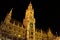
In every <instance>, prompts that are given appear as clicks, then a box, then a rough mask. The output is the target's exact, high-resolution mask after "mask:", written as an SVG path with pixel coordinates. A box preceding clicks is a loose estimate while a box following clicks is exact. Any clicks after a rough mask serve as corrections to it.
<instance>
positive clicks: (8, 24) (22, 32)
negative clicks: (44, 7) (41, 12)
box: [0, 2, 59, 40]
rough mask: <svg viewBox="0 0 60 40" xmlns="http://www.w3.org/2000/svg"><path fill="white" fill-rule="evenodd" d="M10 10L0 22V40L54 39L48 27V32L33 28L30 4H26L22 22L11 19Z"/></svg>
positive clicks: (33, 19)
mask: <svg viewBox="0 0 60 40" xmlns="http://www.w3.org/2000/svg"><path fill="white" fill-rule="evenodd" d="M12 10H13V8H12V9H11V11H10V12H9V13H8V14H7V16H6V18H5V20H4V21H3V22H1V24H0V40H56V39H58V38H59V37H57V38H56V36H55V35H53V34H52V32H51V30H50V28H49V30H48V32H44V31H43V30H42V29H40V30H38V29H37V28H35V23H36V21H35V18H34V9H33V7H32V4H31V2H30V4H29V5H28V8H27V10H26V13H25V18H24V19H23V24H22V23H20V22H19V21H16V20H12V18H11V16H12Z"/></svg>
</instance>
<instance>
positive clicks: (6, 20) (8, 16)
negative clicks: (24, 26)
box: [4, 8, 13, 22]
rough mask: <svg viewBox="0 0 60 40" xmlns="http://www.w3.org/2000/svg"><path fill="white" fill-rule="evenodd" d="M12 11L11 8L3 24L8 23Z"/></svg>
mask: <svg viewBox="0 0 60 40" xmlns="http://www.w3.org/2000/svg"><path fill="white" fill-rule="evenodd" d="M12 10H13V8H12V9H11V10H10V12H9V13H8V14H7V16H6V18H5V20H4V22H10V20H11V16H12Z"/></svg>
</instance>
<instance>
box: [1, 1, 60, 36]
mask: <svg viewBox="0 0 60 40" xmlns="http://www.w3.org/2000/svg"><path fill="white" fill-rule="evenodd" d="M30 1H31V2H32V5H33V8H34V10H35V18H36V28H39V29H41V28H42V29H43V30H44V31H47V30H48V27H50V28H51V30H52V32H53V33H54V34H55V32H56V31H57V32H58V35H59V34H60V15H59V14H60V6H59V5H60V4H59V1H52V0H50V1H48V0H2V1H0V22H1V21H2V20H4V18H5V16H6V14H7V13H8V12H9V11H10V10H11V8H13V15H12V18H14V19H16V20H18V21H20V22H23V21H22V20H23V18H24V16H25V10H26V9H27V7H28V4H29V3H30Z"/></svg>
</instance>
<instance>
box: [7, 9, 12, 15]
mask: <svg viewBox="0 0 60 40" xmlns="http://www.w3.org/2000/svg"><path fill="white" fill-rule="evenodd" d="M12 10H13V8H12V9H11V11H10V12H9V14H8V15H10V16H11V15H12Z"/></svg>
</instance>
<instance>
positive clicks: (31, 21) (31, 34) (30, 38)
mask: <svg viewBox="0 0 60 40" xmlns="http://www.w3.org/2000/svg"><path fill="white" fill-rule="evenodd" d="M23 24H24V26H25V28H26V35H27V36H26V38H27V40H35V18H34V9H33V8H32V4H31V2H30V4H29V5H28V9H27V10H26V14H25V18H24V20H23Z"/></svg>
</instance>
